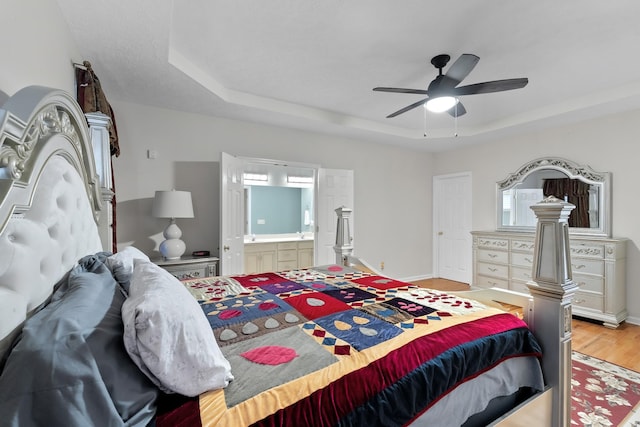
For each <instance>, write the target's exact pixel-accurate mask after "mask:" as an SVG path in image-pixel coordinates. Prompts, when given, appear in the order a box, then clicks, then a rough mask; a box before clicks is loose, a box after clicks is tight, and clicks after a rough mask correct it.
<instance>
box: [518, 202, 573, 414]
mask: <svg viewBox="0 0 640 427" xmlns="http://www.w3.org/2000/svg"><path fill="white" fill-rule="evenodd" d="M573 208H575V206H574V205H572V204H570V203H566V202H564V201H562V200H560V199H557V198H555V197H553V196H549V197H547V198H545V199H544V200H542V201H541V202H539V203H538V204H535V205H532V206H531V209H533V211H534V212H535V214H536V216H537V217H538V225H537V227H536V241H535V254H534V259H533V275H532V277H533V280H532V281H530V282H529V283H527V286H528V287H529V291H530V292H531V295H532V296H533V305H534V315H533V327H532V329H533V332H534V334H535V335H536V338H537V339H538V340H539V342H540V345H541V346H542V353H543V357H542V368H543V371H544V376H545V381H546V383H547V385H548V386H550V387H552V388H553V399H552V400H553V408H552V420H553V427H565V426H569V425H570V424H571V300H572V299H573V296H574V294H575V292H576V291H577V289H578V286H577V285H576V284H575V283H574V282H573V280H572V278H571V260H570V255H569V254H570V251H569V244H570V243H569V222H568V219H569V214H570V213H571V210H572V209H573Z"/></svg>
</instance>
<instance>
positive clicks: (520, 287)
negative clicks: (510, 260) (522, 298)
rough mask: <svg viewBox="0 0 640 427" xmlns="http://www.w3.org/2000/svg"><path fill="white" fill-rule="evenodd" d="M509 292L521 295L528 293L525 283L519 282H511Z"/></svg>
mask: <svg viewBox="0 0 640 427" xmlns="http://www.w3.org/2000/svg"><path fill="white" fill-rule="evenodd" d="M509 290H512V291H515V292H520V293H523V294H528V293H529V287H528V286H527V282H521V281H519V280H512V281H511V286H510V287H509Z"/></svg>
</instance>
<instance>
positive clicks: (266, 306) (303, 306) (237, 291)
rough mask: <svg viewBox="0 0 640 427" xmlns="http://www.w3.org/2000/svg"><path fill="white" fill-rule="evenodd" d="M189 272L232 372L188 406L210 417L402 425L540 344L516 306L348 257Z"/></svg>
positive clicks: (234, 422) (216, 420)
mask: <svg viewBox="0 0 640 427" xmlns="http://www.w3.org/2000/svg"><path fill="white" fill-rule="evenodd" d="M183 283H184V285H185V286H186V287H187V289H188V290H189V291H190V292H191V293H192V294H193V296H194V297H195V298H196V299H197V300H198V301H199V303H200V305H201V307H202V310H203V311H204V313H205V315H206V317H207V319H208V320H209V323H210V324H211V328H212V330H213V333H214V335H215V338H216V340H217V342H218V345H219V346H220V348H221V350H222V352H223V354H224V355H225V357H226V358H227V359H228V360H229V362H230V363H231V367H232V373H233V375H234V377H235V379H234V380H233V381H232V382H231V384H230V385H229V386H228V387H227V388H225V389H223V390H215V391H211V392H208V393H205V394H203V395H201V396H200V397H199V402H198V405H197V407H196V405H191V408H192V409H195V410H197V411H198V412H199V415H198V416H199V418H200V422H201V423H202V425H206V426H250V425H251V426H282V425H300V426H302V425H304V426H335V425H345V426H347V425H350V426H353V425H368V426H374V425H384V426H394V425H398V426H400V425H406V424H408V423H410V422H411V421H412V420H415V419H416V418H417V417H419V416H420V415H421V414H423V413H424V412H425V411H426V410H428V409H429V408H430V407H431V406H432V405H434V404H435V403H436V402H438V401H439V400H440V399H441V398H442V397H443V396H446V395H447V394H448V393H449V392H450V391H451V390H454V389H455V388H456V387H457V386H458V385H460V384H462V383H464V382H466V381H468V380H470V379H473V378H475V377H477V376H478V375H480V374H482V373H483V372H486V371H489V370H493V371H495V369H493V368H495V367H496V366H498V365H499V364H500V363H501V362H503V361H505V360H508V359H512V358H518V357H531V356H533V357H534V358H535V357H537V358H539V357H540V355H541V353H540V347H539V345H538V343H537V342H536V341H535V338H534V337H533V335H532V334H531V332H530V331H529V330H528V329H527V327H526V324H525V323H524V322H523V321H522V320H520V319H518V318H517V317H516V316H513V315H511V314H508V313H505V312H502V311H500V310H498V309H495V308H491V307H486V306H484V305H483V304H481V303H479V302H476V301H472V300H467V299H463V298H459V297H457V296H455V295H450V294H447V293H443V292H439V291H435V290H431V289H425V288H420V287H416V286H413V285H410V284H408V283H405V282H401V281H397V280H394V279H390V278H387V277H382V276H377V275H373V274H369V273H365V272H361V271H357V270H354V269H350V268H348V267H341V266H337V265H329V266H322V267H314V268H310V269H301V270H291V271H284V272H277V273H263V274H253V275H242V276H233V277H212V278H205V279H193V280H186V281H184V282H183ZM537 365H538V364H536V366H537ZM539 386H540V385H539V384H532V385H531V387H533V388H536V387H539ZM502 392H503V391H498V390H497V391H496V393H498V395H499V393H502ZM487 393H491V391H487ZM185 416H186V415H185V414H184V413H182V414H181V415H180V417H181V418H182V419H184V417H185ZM190 416H191V417H192V418H195V419H197V418H198V417H196V416H194V415H193V414H191V415H190ZM172 422H175V419H173V420H172V419H171V418H170V417H167V418H165V419H162V418H160V419H159V420H158V425H159V426H162V425H169V424H170V423H172Z"/></svg>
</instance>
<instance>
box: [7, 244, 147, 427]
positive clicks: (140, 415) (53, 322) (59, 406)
mask: <svg viewBox="0 0 640 427" xmlns="http://www.w3.org/2000/svg"><path fill="white" fill-rule="evenodd" d="M107 255H109V254H108V253H99V254H96V255H94V256H88V257H85V258H83V259H82V260H80V262H79V265H78V266H77V267H75V268H74V269H73V270H72V271H71V273H70V274H69V276H68V280H67V281H66V282H65V283H63V284H62V285H61V286H60V287H59V288H58V289H57V290H56V292H55V293H54V294H53V296H52V298H51V302H50V303H49V304H48V305H47V306H46V307H44V308H43V309H42V310H40V311H39V312H38V313H36V314H35V315H34V316H33V317H31V318H30V319H29V320H28V321H27V322H26V324H25V326H24V329H23V331H22V333H21V336H20V338H19V340H18V341H17V344H16V345H15V347H14V349H13V350H12V352H11V354H10V355H9V358H8V359H7V363H6V365H5V368H4V370H3V372H2V374H1V375H0V426H27V425H28V426H32V425H35V426H39V425H42V426H66V427H72V426H78V427H80V426H82V427H86V426H91V425H100V426H145V425H148V424H150V423H152V422H153V417H154V414H155V402H156V399H157V396H158V390H157V389H156V387H155V386H154V385H153V384H152V383H151V382H150V381H149V380H148V379H147V378H146V376H144V374H142V372H140V370H138V368H137V367H136V366H135V364H134V363H133V362H132V361H131V359H130V358H129V356H128V354H127V353H126V350H125V348H124V345H123V342H122V332H123V325H122V319H121V314H120V310H121V306H122V303H123V302H124V300H125V295H124V293H123V291H122V290H121V288H120V287H119V285H118V284H117V282H116V281H115V280H114V279H113V277H112V275H111V272H110V271H109V269H108V268H107V267H106V266H105V264H104V260H105V258H106V256H107Z"/></svg>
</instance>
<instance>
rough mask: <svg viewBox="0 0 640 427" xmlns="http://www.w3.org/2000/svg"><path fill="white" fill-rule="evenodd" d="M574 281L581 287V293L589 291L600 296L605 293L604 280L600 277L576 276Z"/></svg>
mask: <svg viewBox="0 0 640 427" xmlns="http://www.w3.org/2000/svg"><path fill="white" fill-rule="evenodd" d="M573 281H574V282H575V284H576V285H578V286H580V290H581V291H589V292H594V293H598V294H601V295H602V294H603V293H604V278H603V277H600V276H590V275H588V274H574V275H573Z"/></svg>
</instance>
